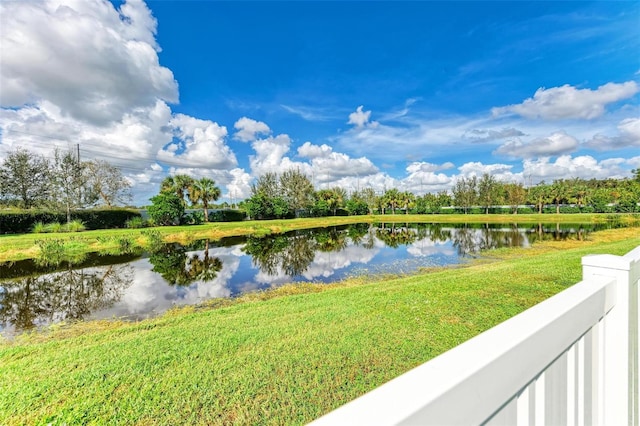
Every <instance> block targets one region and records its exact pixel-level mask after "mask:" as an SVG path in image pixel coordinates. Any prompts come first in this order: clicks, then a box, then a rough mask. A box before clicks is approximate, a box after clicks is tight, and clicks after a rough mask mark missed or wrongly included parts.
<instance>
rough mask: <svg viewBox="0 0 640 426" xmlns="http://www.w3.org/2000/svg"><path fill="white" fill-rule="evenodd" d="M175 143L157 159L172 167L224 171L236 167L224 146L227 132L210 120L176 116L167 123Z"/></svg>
mask: <svg viewBox="0 0 640 426" xmlns="http://www.w3.org/2000/svg"><path fill="white" fill-rule="evenodd" d="M169 125H170V126H171V127H172V128H173V129H174V132H175V135H176V136H177V139H175V140H174V141H172V142H171V143H170V144H168V145H167V146H165V147H164V148H163V149H161V150H160V151H159V152H158V159H159V160H160V161H163V162H166V163H167V164H171V165H174V166H183V167H207V168H213V169H225V168H230V167H235V166H236V165H237V163H238V162H237V160H236V157H235V155H234V153H233V151H231V149H229V147H228V146H227V145H226V144H225V137H226V136H227V128H226V127H224V126H220V125H219V124H218V123H214V122H212V121H209V120H200V119H197V118H194V117H190V116H188V115H184V114H176V115H175V116H174V118H173V119H171V121H170V122H169Z"/></svg>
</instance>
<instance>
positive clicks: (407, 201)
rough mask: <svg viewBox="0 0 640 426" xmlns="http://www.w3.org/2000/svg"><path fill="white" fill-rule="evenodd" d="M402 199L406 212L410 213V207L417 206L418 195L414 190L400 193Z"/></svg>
mask: <svg viewBox="0 0 640 426" xmlns="http://www.w3.org/2000/svg"><path fill="white" fill-rule="evenodd" d="M400 200H401V201H402V205H403V206H404V214H409V209H410V208H413V207H415V205H416V196H415V195H413V193H412V192H409V191H405V192H402V193H400Z"/></svg>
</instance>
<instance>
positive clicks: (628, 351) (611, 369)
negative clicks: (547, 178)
mask: <svg viewBox="0 0 640 426" xmlns="http://www.w3.org/2000/svg"><path fill="white" fill-rule="evenodd" d="M634 256H635V257H634ZM582 275H583V280H585V281H586V280H598V279H611V278H614V279H615V280H616V285H615V293H614V294H615V298H616V300H615V305H614V307H613V308H612V309H611V311H609V313H608V314H607V315H606V316H605V317H604V318H603V320H602V340H601V342H600V344H601V345H602V346H601V348H600V350H601V351H602V352H601V353H602V354H603V357H602V361H601V362H602V364H601V366H600V368H602V375H600V377H601V378H602V383H594V385H595V386H596V387H597V389H596V394H597V399H598V401H593V403H594V404H595V405H596V407H593V408H596V410H597V411H596V419H594V421H595V423H597V424H602V425H625V424H628V425H638V372H637V368H638V275H640V251H639V250H637V249H636V250H633V251H632V252H630V253H628V254H627V255H625V256H614V255H609V254H603V255H591V256H585V257H583V258H582Z"/></svg>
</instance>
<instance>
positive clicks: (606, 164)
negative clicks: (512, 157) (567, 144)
mask: <svg viewBox="0 0 640 426" xmlns="http://www.w3.org/2000/svg"><path fill="white" fill-rule="evenodd" d="M627 163H628V160H625V159H607V160H603V161H600V162H599V161H598V160H596V159H595V158H593V157H591V156H589V155H582V156H578V157H571V156H570V155H562V156H560V157H558V158H557V159H556V160H555V161H554V162H551V160H550V159H549V158H539V159H536V160H525V161H523V163H522V167H523V171H522V175H523V176H525V177H526V179H527V184H529V183H530V182H531V183H538V182H540V181H543V180H544V181H545V182H552V181H554V180H556V179H570V178H576V177H579V178H583V179H606V178H609V177H611V178H623V177H626V176H628V174H629V172H628V171H627V170H625V169H623V168H622V167H621V166H622V165H624V164H627Z"/></svg>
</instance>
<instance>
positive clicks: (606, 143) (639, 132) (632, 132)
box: [584, 117, 640, 151]
mask: <svg viewBox="0 0 640 426" xmlns="http://www.w3.org/2000/svg"><path fill="white" fill-rule="evenodd" d="M618 131H619V134H618V135H617V136H605V135H602V134H597V135H595V136H594V137H593V138H592V139H591V140H589V141H587V142H585V143H584V145H585V146H586V147H589V148H593V149H597V150H599V151H606V150H610V149H621V148H628V147H640V118H637V117H634V118H626V119H624V120H622V121H621V122H620V124H619V125H618Z"/></svg>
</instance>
